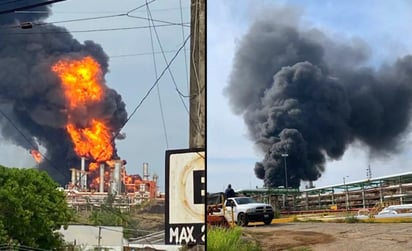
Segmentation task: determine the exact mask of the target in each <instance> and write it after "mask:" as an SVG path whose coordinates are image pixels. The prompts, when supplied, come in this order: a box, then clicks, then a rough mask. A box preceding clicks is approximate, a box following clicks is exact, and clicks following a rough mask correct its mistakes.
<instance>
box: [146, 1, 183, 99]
mask: <svg viewBox="0 0 412 251" xmlns="http://www.w3.org/2000/svg"><path fill="white" fill-rule="evenodd" d="M179 6H180V22H182V23H183V8H182V0H179ZM152 11H153V10H152ZM184 39H185V30H184V29H183V26H182V40H184ZM183 53H184V57H185V66H186V67H185V70H186V86H187V92H188V93H189V72H188V69H189V67H188V65H187V55H186V50H184V51H183Z"/></svg>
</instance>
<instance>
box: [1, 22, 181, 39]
mask: <svg viewBox="0 0 412 251" xmlns="http://www.w3.org/2000/svg"><path fill="white" fill-rule="evenodd" d="M170 26H174V24H160V25H157V27H170ZM147 28H150V26H132V27H121V28H106V29H90V30H72V31H39V32H8V33H0V34H1V35H2V36H4V35H6V36H7V35H8V36H11V35H34V34H70V33H87V32H106V31H121V30H136V29H147Z"/></svg>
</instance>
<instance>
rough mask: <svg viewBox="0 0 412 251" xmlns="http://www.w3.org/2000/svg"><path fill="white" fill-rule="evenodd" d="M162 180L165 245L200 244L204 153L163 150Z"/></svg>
mask: <svg viewBox="0 0 412 251" xmlns="http://www.w3.org/2000/svg"><path fill="white" fill-rule="evenodd" d="M165 177H166V197H165V209H166V219H165V221H166V230H165V231H166V232H165V243H166V244H169V245H182V244H200V245H204V244H205V232H206V225H205V201H206V199H205V197H206V170H205V151H204V150H203V149H182V150H170V151H166V175H165Z"/></svg>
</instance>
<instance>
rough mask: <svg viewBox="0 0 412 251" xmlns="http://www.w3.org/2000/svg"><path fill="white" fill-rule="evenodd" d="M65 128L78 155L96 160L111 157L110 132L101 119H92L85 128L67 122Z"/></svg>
mask: <svg viewBox="0 0 412 251" xmlns="http://www.w3.org/2000/svg"><path fill="white" fill-rule="evenodd" d="M66 129H67V132H68V133H69V135H70V137H71V139H72V141H73V143H74V150H75V151H76V153H77V154H78V155H79V156H84V157H88V158H91V159H93V160H94V161H96V162H97V161H104V160H108V159H110V158H111V157H112V154H113V146H112V142H111V140H112V138H111V133H110V129H109V128H108V127H107V126H106V125H105V124H104V123H103V121H99V120H96V119H92V120H91V121H90V123H89V126H88V127H86V128H78V127H76V126H75V125H74V124H72V123H69V124H68V125H67V126H66Z"/></svg>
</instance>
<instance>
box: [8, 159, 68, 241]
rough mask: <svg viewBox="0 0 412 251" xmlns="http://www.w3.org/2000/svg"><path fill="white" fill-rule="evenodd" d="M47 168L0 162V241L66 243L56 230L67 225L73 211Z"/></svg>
mask: <svg viewBox="0 0 412 251" xmlns="http://www.w3.org/2000/svg"><path fill="white" fill-rule="evenodd" d="M57 187H58V184H57V183H56V182H54V181H53V180H52V179H51V178H50V177H49V176H48V175H47V173H46V172H44V171H38V170H36V169H18V168H6V167H3V166H0V244H4V242H3V241H4V239H5V238H7V239H8V242H9V243H10V242H13V243H15V244H17V245H21V246H29V247H33V248H42V249H53V248H58V247H61V246H62V245H63V239H62V238H61V236H60V235H59V234H58V233H56V232H55V230H58V229H60V227H61V226H62V225H63V226H67V223H68V222H69V221H70V219H71V218H72V215H73V214H72V211H71V210H70V208H69V207H68V205H67V202H66V197H65V195H64V193H63V192H62V191H58V190H57V189H56V188H57Z"/></svg>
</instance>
